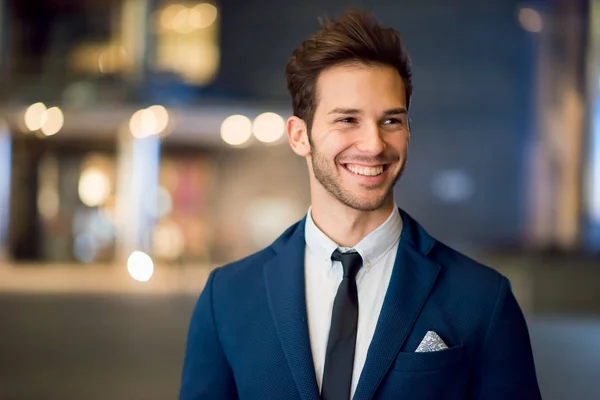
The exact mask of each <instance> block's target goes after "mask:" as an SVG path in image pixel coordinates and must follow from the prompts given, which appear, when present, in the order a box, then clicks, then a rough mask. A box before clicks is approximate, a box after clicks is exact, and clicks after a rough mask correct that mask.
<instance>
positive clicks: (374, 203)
mask: <svg viewBox="0 0 600 400" xmlns="http://www.w3.org/2000/svg"><path fill="white" fill-rule="evenodd" d="M339 200H341V201H342V203H344V204H345V205H347V206H348V207H350V208H353V209H354V210H357V211H377V210H379V209H381V208H383V207H385V206H386V205H387V204H388V200H389V195H386V196H378V197H372V196H369V197H367V198H362V199H361V198H356V197H355V198H351V199H349V198H346V199H339Z"/></svg>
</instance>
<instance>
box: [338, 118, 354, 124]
mask: <svg viewBox="0 0 600 400" xmlns="http://www.w3.org/2000/svg"><path fill="white" fill-rule="evenodd" d="M336 122H342V123H344V124H355V123H356V122H357V120H356V118H354V117H344V118H340V119H338V120H337V121H336Z"/></svg>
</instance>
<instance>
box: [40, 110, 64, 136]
mask: <svg viewBox="0 0 600 400" xmlns="http://www.w3.org/2000/svg"><path fill="white" fill-rule="evenodd" d="M45 120H46V121H45V123H44V125H43V126H42V132H43V133H44V135H46V136H52V135H56V134H57V133H58V132H59V131H60V130H61V129H62V127H63V125H64V123H65V117H64V115H63V112H62V110H61V109H60V108H58V107H52V108H49V109H48V110H47V111H46V118H45Z"/></svg>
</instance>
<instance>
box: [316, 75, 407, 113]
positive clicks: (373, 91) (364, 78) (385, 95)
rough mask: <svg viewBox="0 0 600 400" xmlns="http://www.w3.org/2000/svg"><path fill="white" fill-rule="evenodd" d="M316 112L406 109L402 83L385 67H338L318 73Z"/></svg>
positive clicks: (400, 78)
mask: <svg viewBox="0 0 600 400" xmlns="http://www.w3.org/2000/svg"><path fill="white" fill-rule="evenodd" d="M315 94H316V96H315V99H316V105H317V111H321V112H323V111H325V112H327V111H328V110H329V109H330V108H336V107H348V108H358V109H369V108H371V109H379V108H400V107H404V108H406V93H405V87H404V81H403V79H402V77H401V76H400V74H399V73H398V71H397V70H396V69H395V68H393V67H391V66H387V65H379V64H373V65H366V64H359V63H351V64H341V65H336V66H334V67H331V68H328V69H326V70H324V71H323V72H321V74H320V75H319V77H318V78H317V84H316V92H315Z"/></svg>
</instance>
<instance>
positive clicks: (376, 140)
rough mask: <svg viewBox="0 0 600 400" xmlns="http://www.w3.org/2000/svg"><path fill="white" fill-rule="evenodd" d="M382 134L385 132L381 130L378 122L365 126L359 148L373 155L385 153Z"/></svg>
mask: <svg viewBox="0 0 600 400" xmlns="http://www.w3.org/2000/svg"><path fill="white" fill-rule="evenodd" d="M382 134H383V132H381V130H380V129H379V126H378V125H376V124H372V125H371V124H370V125H369V126H368V127H364V129H363V130H362V132H361V135H360V140H359V141H358V144H357V148H358V150H360V151H361V152H362V153H365V154H369V155H372V156H377V155H379V154H381V153H383V150H384V149H385V142H384V141H383V138H382Z"/></svg>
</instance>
